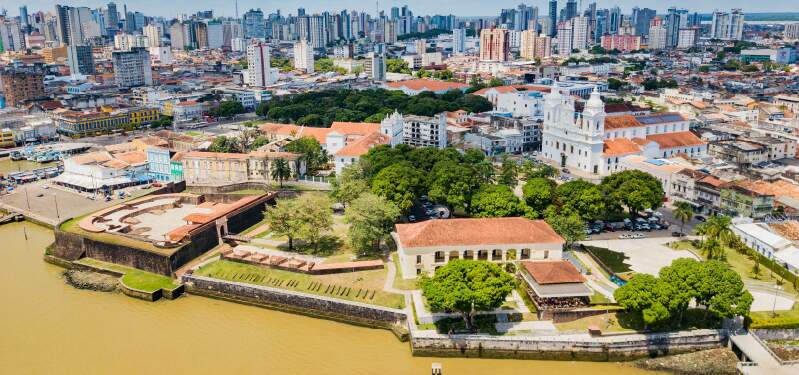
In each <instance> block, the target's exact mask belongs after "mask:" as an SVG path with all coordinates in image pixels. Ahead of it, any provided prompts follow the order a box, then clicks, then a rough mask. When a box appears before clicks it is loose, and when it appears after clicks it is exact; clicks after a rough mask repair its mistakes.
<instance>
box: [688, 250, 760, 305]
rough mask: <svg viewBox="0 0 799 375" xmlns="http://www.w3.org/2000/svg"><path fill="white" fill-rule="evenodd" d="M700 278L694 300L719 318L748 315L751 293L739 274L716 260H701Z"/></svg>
mask: <svg viewBox="0 0 799 375" xmlns="http://www.w3.org/2000/svg"><path fill="white" fill-rule="evenodd" d="M700 274H701V276H702V279H701V280H700V281H699V282H698V283H697V285H698V286H697V288H698V290H697V293H696V302H697V303H698V304H699V305H702V306H705V307H706V309H707V311H708V312H711V313H713V314H715V315H716V316H718V317H720V318H732V317H734V316H746V315H749V308H750V307H751V306H752V295H751V294H750V293H749V292H748V291H747V290H746V288H745V287H744V283H743V281H742V280H741V276H740V275H739V274H738V273H737V272H735V270H733V269H731V268H730V267H729V266H727V264H725V263H723V262H719V261H716V260H709V261H706V262H702V269H701V273H700Z"/></svg>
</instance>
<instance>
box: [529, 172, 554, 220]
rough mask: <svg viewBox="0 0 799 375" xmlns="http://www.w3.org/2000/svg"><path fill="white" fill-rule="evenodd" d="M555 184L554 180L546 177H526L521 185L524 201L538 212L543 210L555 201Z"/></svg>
mask: <svg viewBox="0 0 799 375" xmlns="http://www.w3.org/2000/svg"><path fill="white" fill-rule="evenodd" d="M556 186H557V184H556V183H555V181H552V180H550V179H548V178H543V177H536V178H532V179H528V180H527V182H525V184H524V186H523V187H522V193H523V194H524V201H525V203H527V205H528V206H530V207H531V208H532V209H534V210H536V211H538V212H544V210H546V209H547V207H549V205H551V204H552V203H553V202H554V201H555V187H556Z"/></svg>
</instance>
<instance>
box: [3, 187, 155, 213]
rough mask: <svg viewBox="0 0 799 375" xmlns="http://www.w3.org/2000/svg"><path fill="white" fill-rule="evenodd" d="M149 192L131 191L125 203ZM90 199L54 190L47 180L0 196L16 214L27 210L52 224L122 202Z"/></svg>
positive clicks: (85, 196) (59, 189)
mask: <svg viewBox="0 0 799 375" xmlns="http://www.w3.org/2000/svg"><path fill="white" fill-rule="evenodd" d="M148 191H149V190H144V189H141V188H138V187H134V188H129V189H128V192H129V193H130V194H129V195H128V196H127V197H126V199H125V200H127V199H131V198H134V197H139V196H142V195H144V194H146V193H147V192H148ZM87 196H88V194H80V193H76V192H72V191H67V190H66V189H63V188H60V187H53V186H52V185H51V184H50V182H49V181H48V180H41V181H36V182H33V183H30V184H25V185H20V186H18V187H17V189H15V191H14V192H12V193H10V194H5V195H2V196H0V202H2V203H3V204H4V205H6V206H8V207H9V208H13V209H14V210H15V211H18V212H22V211H27V212H30V213H32V214H33V215H35V216H36V217H41V218H44V219H47V221H49V222H57V221H60V220H64V219H66V218H71V217H76V216H81V215H85V214H88V213H90V212H94V211H97V210H100V209H102V208H105V207H109V206H112V205H115V204H118V203H120V202H121V201H122V200H120V199H119V198H118V195H115V196H114V199H112V200H111V201H108V202H106V201H105V200H104V199H101V198H99V195H98V198H96V199H89V198H87Z"/></svg>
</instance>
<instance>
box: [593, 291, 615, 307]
mask: <svg viewBox="0 0 799 375" xmlns="http://www.w3.org/2000/svg"><path fill="white" fill-rule="evenodd" d="M590 300H591V304H592V305H607V304H610V303H612V302H611V301H610V299H609V298H608V297H605V295H604V294H602V293H597V292H594V294H593V295H592V296H591V297H590Z"/></svg>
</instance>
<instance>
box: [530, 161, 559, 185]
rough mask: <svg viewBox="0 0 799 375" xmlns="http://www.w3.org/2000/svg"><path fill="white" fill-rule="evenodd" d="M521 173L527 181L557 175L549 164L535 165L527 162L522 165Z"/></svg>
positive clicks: (556, 171) (555, 170)
mask: <svg viewBox="0 0 799 375" xmlns="http://www.w3.org/2000/svg"><path fill="white" fill-rule="evenodd" d="M522 173H523V174H524V176H525V178H526V179H528V180H529V179H533V178H539V177H543V178H552V177H555V175H557V174H558V170H557V169H555V167H553V166H551V165H549V164H537V163H533V162H532V161H530V160H527V161H525V162H524V163H523V164H522Z"/></svg>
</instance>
